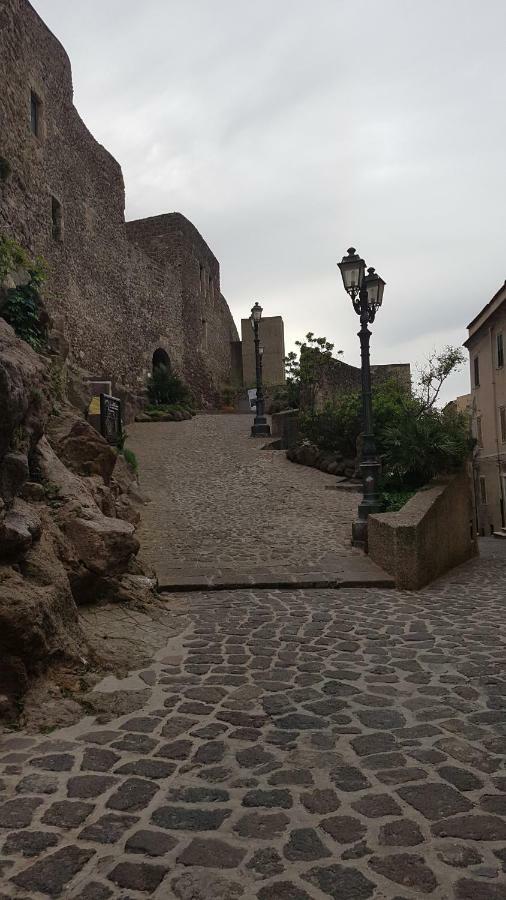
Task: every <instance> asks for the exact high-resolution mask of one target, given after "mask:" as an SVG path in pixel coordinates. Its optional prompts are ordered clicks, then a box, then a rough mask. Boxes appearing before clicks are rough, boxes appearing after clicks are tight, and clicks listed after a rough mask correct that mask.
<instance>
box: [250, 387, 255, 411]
mask: <svg viewBox="0 0 506 900" xmlns="http://www.w3.org/2000/svg"><path fill="white" fill-rule="evenodd" d="M248 400H249V405H250V408H251V409H256V408H257V389H256V388H251V389H250V390H249V391H248Z"/></svg>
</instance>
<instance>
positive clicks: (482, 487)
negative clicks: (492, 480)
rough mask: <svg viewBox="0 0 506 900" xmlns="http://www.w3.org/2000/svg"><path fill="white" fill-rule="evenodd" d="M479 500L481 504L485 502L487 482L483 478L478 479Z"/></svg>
mask: <svg viewBox="0 0 506 900" xmlns="http://www.w3.org/2000/svg"><path fill="white" fill-rule="evenodd" d="M480 500H481V502H482V503H486V502H487V482H486V481H485V479H484V478H480Z"/></svg>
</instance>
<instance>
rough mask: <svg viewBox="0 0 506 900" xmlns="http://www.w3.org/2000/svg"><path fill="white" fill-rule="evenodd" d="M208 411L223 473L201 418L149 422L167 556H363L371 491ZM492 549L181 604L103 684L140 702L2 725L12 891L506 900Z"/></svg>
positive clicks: (285, 899)
mask: <svg viewBox="0 0 506 900" xmlns="http://www.w3.org/2000/svg"><path fill="white" fill-rule="evenodd" d="M207 420H208V422H209V425H208V426H207V428H208V432H207V434H208V440H209V439H210V438H212V439H213V440H214V439H215V440H216V441H217V442H218V447H219V453H220V458H221V460H222V465H221V469H222V471H218V466H217V459H218V457H217V455H216V451H215V450H213V453H212V454H211V453H210V450H209V446H208V445H207V444H206V442H205V441H204V440H202V441H200V442H199V443H198V444H197V446H196V447H194V449H193V450H192V452H191V453H190V443H191V436H189V435H190V429H191V428H192V427H195V426H196V433H197V434H198V428H199V420H198V419H197V420H196V422H195V421H194V422H189V423H182V424H181V425H176V426H173V428H174V431H175V429H176V428H177V429H179V428H181V431H178V432H177V434H175V436H174V438H172V437H171V438H170V439H166V437H164V436H163V432H162V430H161V429H160V430H159V431H158V433H157V428H158V426H152V425H148V426H146V432H141V430H140V428H139V429H137V428H136V429H132V440H131V445H132V446H133V447H134V448H135V449H136V450H137V451H138V453H139V457H140V465H141V473H142V475H143V480H144V479H145V480H146V481H148V482H149V486H148V493H151V495H153V484H154V479H155V478H156V477H157V474H156V473H157V455H158V460H159V462H158V465H160V459H164V460H165V462H164V463H163V471H162V473H161V475H160V477H159V491H158V493H157V495H156V497H154V499H153V501H152V503H151V504H150V506H148V507H146V511H149V512H148V513H147V516H146V525H145V530H144V542H145V555H146V556H148V557H149V558H150V559H151V561H152V562H153V563H156V555H157V553H158V552H160V548H162V547H167V546H168V544H167V542H166V541H167V539H169V542H170V546H171V547H172V552H173V553H174V557H175V558H177V559H178V560H180V561H181V565H182V566H186V565H188V564H189V563H191V564H192V565H193V564H194V563H195V559H197V560H198V561H199V562H200V563H201V564H206V565H210V564H211V563H212V562H213V563H214V562H218V561H219V563H220V564H221V565H226V564H227V563H229V564H230V565H234V566H238V565H239V564H240V561H241V560H242V559H244V556H245V555H246V554H247V553H248V552H250V553H251V554H252V556H253V558H254V559H255V561H257V562H258V565H259V566H260V565H262V564H263V562H264V556H266V558H267V560H268V562H269V563H276V564H279V561H280V560H282V561H284V563H285V564H286V565H287V566H290V564H296V563H297V561H298V559H299V557H298V554H301V555H302V556H304V558H307V557H308V556H309V555H310V554H311V553H316V554H318V553H321V554H322V555H323V554H325V553H338V554H340V553H342V554H343V555H347V554H351V555H353V552H352V551H351V549H350V548H349V546H347V544H346V539H347V534H348V529H349V521H350V519H351V515H352V513H353V511H354V509H355V504H356V497H355V495H353V494H342V495H339V496H338V495H337V492H333V491H325V490H323V491H318V488H319V486H320V485H321V484H322V483H326V482H325V479H328V482H329V483H331V479H330V478H329V477H328V476H323V475H322V474H321V473H318V472H316V471H311V470H308V469H304V468H302V467H298V466H294V465H292V464H290V463H287V462H286V460H283V459H282V457H281V455H280V454H278V455H277V456H276V457H275V456H274V454H273V452H272V451H263V454H260V452H259V451H258V450H257V449H255V447H253V448H252V447H251V443H248V439H247V438H244V440H243V438H242V433H243V431H240V430H239V425H240V427H241V429H244V427H245V426H246V424H247V420H246V418H245V417H240V416H237V417H234V419H232V418H231V419H230V422H231V424H230V432H229V434H230V443H228V444H227V442H226V440H225V437H224V430H223V428H221V427H220V424H219V421H218V420H217V421H214V418H213V417H207ZM213 429H216V431H213ZM148 430H149V436H151V435H152V439H151V440H150V443H149V447H148V448H147V449H141V443H142V441H141V440H140V439H139V435H140V434H141V433H147V432H148ZM194 433H195V432H194ZM210 460H211V461H212V466H211V471H209V461H210ZM322 479H324V481H323V482H322ZM262 486H263V487H262ZM267 495H270V497H271V505H272V517H271V515H270V514H269V510H268V509H266V508H265V498H266V496H267ZM219 497H221V498H222V507H223V508H222V509H221V508H220V504H219V503H217V498H219ZM297 510H299V514H300V523H299V527H298V526H297ZM157 523H158V528H157V529H154V525H156V524H157ZM336 534H337V536H338V537H337V540H338V541H339V542H341V543H340V544H338V545H337V546H336V543H335V542H336ZM199 535H200V539H198V536H199ZM499 543H500V542H499ZM485 546H486V550H487V554H486V556H484V557H483V558H482V559H480V560H476V561H473V562H470V563H467V564H466V565H464V566H462V567H460V568H459V569H456V570H454V571H453V572H452V573H451V574H450V575H448V576H447V577H446V578H444V579H441V580H440V581H438V582H436V583H434V584H433V585H432V586H431V587H430V588H428V589H426V590H424V591H421V592H418V593H407V592H396V591H393V590H382V589H380V588H371V589H363V588H362V589H361V588H358V589H342V590H318V589H317V590H255V589H253V588H252V589H249V590H236V591H226V590H223V591H215V592H195V593H184V594H172V595H168V596H167V604H168V605H169V607H170V606H172V608H173V612H174V617H175V618H177V617H180V621H181V629H180V634H179V635H178V636H177V637H174V638H173V639H171V641H170V642H169V643H168V645H167V646H166V647H164V648H163V650H161V651H160V652H159V653H157V654H156V656H155V657H154V658H153V661H152V664H151V665H150V666H149V667H148V668H146V669H144V670H142V671H140V672H132V673H130V675H129V676H128V678H125V679H121V680H120V679H115V678H108V679H106V680H105V682H104V683H103V684H102V685H98V688H97V689H99V690H103V691H112V690H120V689H122V690H125V691H130V692H132V693H134V694H135V695H136V696H137V697H138V704H137V705H138V709H137V711H136V712H135V713H133V714H132V713H130V714H129V715H123V716H120V717H118V718H116V719H113V720H112V721H108V722H107V723H104V722H102V723H100V722H97V721H96V720H94V719H93V718H92V717H87V718H86V719H84V720H82V721H81V722H80V723H79V724H77V725H74V726H72V727H70V728H66V729H60V730H59V731H55V732H52V733H51V734H50V735H33V734H30V735H29V734H25V733H23V732H16V733H11V734H4V735H3V736H2V737H1V738H0V780H1V787H2V798H3V799H2V802H1V803H0V873H1V879H2V881H1V884H2V887H1V888H0V900H7V898H8V900H14V898H16V900H41V898H48V897H62V898H65V900H108V898H114V900H140V898H146V897H153V898H155V900H169V898H177V900H236V898H237V900H239V898H242V900H325V898H327V900H328V898H329V897H330V898H334V900H366V898H373V900H409V898H415V897H420V896H422V897H423V896H430V897H432V898H435V900H506V767H505V745H506V677H505V672H506V627H505V607H506V565H505V562H506V560H505V559H504V557H503V558H501V557H500V556H499V555H497V553H496V547H497V542H496V544H494V542H489V543H487V544H486V545H485Z"/></svg>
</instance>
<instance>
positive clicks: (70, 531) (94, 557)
mask: <svg viewBox="0 0 506 900" xmlns="http://www.w3.org/2000/svg"><path fill="white" fill-rule="evenodd" d="M64 529H65V534H66V536H67V537H68V538H69V540H70V541H71V542H72V544H73V546H74V549H75V551H76V553H77V555H78V557H79V559H80V561H81V562H82V563H83V564H84V565H85V566H86V568H87V569H89V571H90V572H93V573H94V574H95V575H114V574H116V573H118V572H124V571H125V569H126V567H127V565H128V561H129V559H130V557H131V556H133V555H134V554H135V553H137V552H138V550H139V546H140V545H139V541H138V540H137V538H136V537H135V528H134V526H133V525H131V524H130V522H126V521H125V520H124V519H112V518H109V517H108V516H104V515H103V514H102V513H101V512H100V511H99V510H97V512H96V513H94V512H93V511H92V510H83V512H82V514H81V516H76V517H71V518H69V520H68V521H67V522H66V524H65V525H64Z"/></svg>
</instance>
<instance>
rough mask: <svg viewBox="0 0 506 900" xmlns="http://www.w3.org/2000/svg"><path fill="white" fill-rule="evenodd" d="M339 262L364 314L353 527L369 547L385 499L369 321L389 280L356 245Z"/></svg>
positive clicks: (355, 539)
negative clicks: (371, 525) (373, 517)
mask: <svg viewBox="0 0 506 900" xmlns="http://www.w3.org/2000/svg"><path fill="white" fill-rule="evenodd" d="M338 266H339V268H340V270H341V275H342V278H343V284H344V288H345V290H346V291H347V293H348V294H349V295H350V297H351V299H352V303H353V308H354V310H355V312H356V313H357V315H359V316H360V331H359V332H358V336H359V338H360V354H361V361H362V417H363V431H364V434H363V442H362V454H361V460H360V471H361V474H362V481H363V496H362V502H361V503H360V504H359V507H358V519H357V520H356V521H355V522H354V523H353V527H352V544H353V546H354V547H362V549H364V550H367V519H368V516H369V514H370V513H375V512H379V511H380V510H381V502H380V499H379V494H378V480H379V472H380V463H379V459H378V456H377V451H376V441H375V439H374V429H373V416H372V397H371V365H370V358H369V343H370V338H371V332H370V331H369V328H368V325H370V324H372V323H373V322H374V319H375V317H376V313H377V311H378V309H379V308H380V306H381V304H382V301H383V290H384V288H385V282H384V281H383V279H382V278H380V276H379V275H378V274H377V273H376V272H375V271H374V269H373V268H369V269H367V274H366V271H365V262H364V260H363V259H361V258H360V256H359V255H358V254H357V253H356V251H355V248H354V247H350V249H349V250H348V255H347V256H343V259H342V260H341V262H340V263H338Z"/></svg>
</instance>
